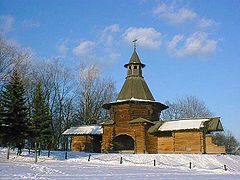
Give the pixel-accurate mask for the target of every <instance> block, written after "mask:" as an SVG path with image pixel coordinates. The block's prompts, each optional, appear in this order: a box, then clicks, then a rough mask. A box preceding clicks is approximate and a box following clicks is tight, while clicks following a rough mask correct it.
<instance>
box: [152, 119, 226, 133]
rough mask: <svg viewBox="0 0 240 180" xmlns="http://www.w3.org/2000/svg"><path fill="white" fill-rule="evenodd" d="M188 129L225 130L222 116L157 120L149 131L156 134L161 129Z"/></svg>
mask: <svg viewBox="0 0 240 180" xmlns="http://www.w3.org/2000/svg"><path fill="white" fill-rule="evenodd" d="M194 121H195V122H196V123H195V122H194ZM188 125H189V127H188ZM188 129H199V130H200V129H202V130H205V131H206V132H208V133H209V132H213V131H223V126H222V123H221V121H220V117H208V118H188V119H176V120H167V121H155V125H153V126H152V127H150V128H149V129H148V133H150V134H155V133H157V132H160V131H181V130H188Z"/></svg>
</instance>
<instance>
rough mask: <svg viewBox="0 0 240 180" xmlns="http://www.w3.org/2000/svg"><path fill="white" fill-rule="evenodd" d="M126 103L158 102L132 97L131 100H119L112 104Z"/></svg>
mask: <svg viewBox="0 0 240 180" xmlns="http://www.w3.org/2000/svg"><path fill="white" fill-rule="evenodd" d="M125 101H140V102H156V101H152V100H147V99H137V98H134V97H131V98H130V99H123V100H117V101H115V102H110V103H116V102H125Z"/></svg>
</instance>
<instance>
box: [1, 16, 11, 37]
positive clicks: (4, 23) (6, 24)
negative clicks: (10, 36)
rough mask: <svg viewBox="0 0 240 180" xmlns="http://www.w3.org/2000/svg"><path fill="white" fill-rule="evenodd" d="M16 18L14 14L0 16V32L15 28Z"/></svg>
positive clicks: (3, 32)
mask: <svg viewBox="0 0 240 180" xmlns="http://www.w3.org/2000/svg"><path fill="white" fill-rule="evenodd" d="M13 23H14V18H13V17H12V16H9V15H7V16H0V32H1V33H2V34H5V33H8V32H10V31H12V29H13Z"/></svg>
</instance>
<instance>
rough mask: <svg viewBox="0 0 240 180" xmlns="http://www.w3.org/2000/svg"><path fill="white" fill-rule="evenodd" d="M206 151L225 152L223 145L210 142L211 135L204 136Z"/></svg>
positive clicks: (210, 152)
mask: <svg viewBox="0 0 240 180" xmlns="http://www.w3.org/2000/svg"><path fill="white" fill-rule="evenodd" d="M206 153H208V154H225V153H226V150H225V147H224V146H218V145H216V144H214V143H213V142H212V136H211V135H208V136H206Z"/></svg>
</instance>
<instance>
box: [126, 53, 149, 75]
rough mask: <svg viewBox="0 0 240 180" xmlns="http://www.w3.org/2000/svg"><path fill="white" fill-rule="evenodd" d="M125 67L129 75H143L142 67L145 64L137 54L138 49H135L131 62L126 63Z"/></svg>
mask: <svg viewBox="0 0 240 180" xmlns="http://www.w3.org/2000/svg"><path fill="white" fill-rule="evenodd" d="M124 67H125V68H127V76H140V77H142V68H144V67H145V64H142V63H141V61H140V59H139V57H138V55H137V52H136V49H134V51H133V54H132V56H131V58H130V61H129V63H128V64H125V65H124Z"/></svg>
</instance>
